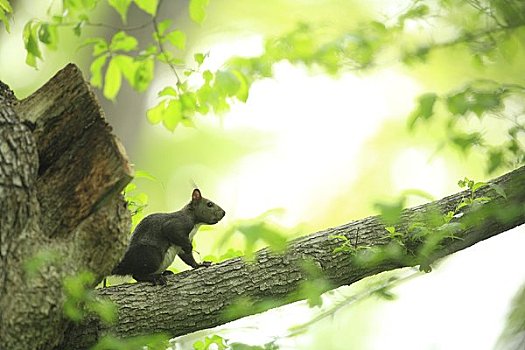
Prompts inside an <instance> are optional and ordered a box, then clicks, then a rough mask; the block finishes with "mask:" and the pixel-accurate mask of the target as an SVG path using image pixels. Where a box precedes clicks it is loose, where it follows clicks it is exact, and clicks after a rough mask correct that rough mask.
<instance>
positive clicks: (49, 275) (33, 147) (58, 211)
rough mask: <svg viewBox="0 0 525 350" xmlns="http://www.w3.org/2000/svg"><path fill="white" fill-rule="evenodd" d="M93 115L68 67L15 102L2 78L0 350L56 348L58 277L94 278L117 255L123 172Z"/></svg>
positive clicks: (127, 176) (86, 91)
mask: <svg viewBox="0 0 525 350" xmlns="http://www.w3.org/2000/svg"><path fill="white" fill-rule="evenodd" d="M101 113H102V112H101V110H100V107H99V105H98V103H97V101H96V100H95V98H94V95H93V93H92V91H91V90H90V87H89V86H88V84H87V83H86V82H85V81H84V79H83V78H82V75H81V73H80V71H79V70H78V68H77V67H75V66H74V65H68V66H67V67H65V68H64V69H63V70H62V71H60V72H59V73H58V74H57V75H56V76H55V77H53V78H52V79H51V80H50V81H49V82H48V83H47V84H46V85H44V86H43V87H42V88H41V89H40V90H38V91H37V92H36V93H35V94H33V95H32V96H30V97H28V98H27V99H25V100H23V101H17V100H16V98H15V97H14V95H13V93H12V92H11V91H10V90H9V88H8V87H7V86H6V85H5V84H3V83H1V82H0V224H1V227H0V281H1V282H0V284H1V285H0V288H1V291H0V310H1V312H0V344H1V348H2V349H50V348H54V347H56V346H57V345H58V344H59V343H60V342H61V341H62V338H63V336H64V331H65V329H66V328H67V326H68V321H67V320H66V319H65V318H64V315H63V310H62V304H63V302H64V291H63V288H62V284H63V280H64V278H65V277H67V276H73V275H75V274H77V273H79V272H81V271H85V270H87V271H91V272H93V273H94V274H95V275H96V279H97V282H99V281H100V280H101V279H102V278H103V276H105V275H106V274H107V273H108V272H109V271H111V268H112V266H113V265H114V264H115V263H116V261H117V260H118V259H119V257H120V256H121V254H122V251H123V250H124V249H125V245H126V241H127V237H128V233H129V228H130V214H129V211H128V210H127V209H126V205H125V202H124V200H123V198H121V195H120V192H121V191H122V189H123V187H124V186H125V185H126V184H127V183H128V182H129V181H130V180H131V169H130V167H129V165H128V162H127V159H126V156H125V154H124V151H123V149H122V147H120V146H119V143H118V141H117V140H116V139H115V137H114V136H113V135H112V134H111V129H110V127H109V126H108V125H107V124H106V123H105V121H104V118H103V116H102V115H101Z"/></svg>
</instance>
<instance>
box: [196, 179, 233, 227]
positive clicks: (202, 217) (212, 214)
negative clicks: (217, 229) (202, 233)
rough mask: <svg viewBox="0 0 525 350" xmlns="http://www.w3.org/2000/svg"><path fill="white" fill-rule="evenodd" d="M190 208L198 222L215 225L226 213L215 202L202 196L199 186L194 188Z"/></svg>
mask: <svg viewBox="0 0 525 350" xmlns="http://www.w3.org/2000/svg"><path fill="white" fill-rule="evenodd" d="M189 207H190V209H191V210H192V211H193V213H194V215H195V221H196V223H198V224H200V223H202V224H208V225H213V224H216V223H218V222H219V221H220V220H221V219H222V218H223V217H224V215H225V214H226V212H225V211H224V210H223V209H222V208H221V207H219V206H218V205H217V204H215V203H213V202H212V201H210V200H209V199H206V198H204V197H202V195H201V191H199V189H198V188H196V189H194V190H193V193H192V194H191V203H190V204H189Z"/></svg>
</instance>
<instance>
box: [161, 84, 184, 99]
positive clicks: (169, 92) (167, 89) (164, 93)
mask: <svg viewBox="0 0 525 350" xmlns="http://www.w3.org/2000/svg"><path fill="white" fill-rule="evenodd" d="M158 95H159V97H162V96H178V95H179V94H178V92H177V91H176V90H175V89H174V88H173V87H171V86H166V87H165V88H164V89H162V90H161V91H160V92H159V94H158Z"/></svg>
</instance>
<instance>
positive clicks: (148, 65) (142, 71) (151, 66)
mask: <svg viewBox="0 0 525 350" xmlns="http://www.w3.org/2000/svg"><path fill="white" fill-rule="evenodd" d="M135 66H136V69H135V75H134V79H133V81H132V82H131V86H133V88H134V89H135V90H137V91H138V92H143V91H145V90H146V89H147V88H148V87H149V85H150V83H151V81H152V80H153V77H154V74H155V60H153V58H150V59H147V60H143V61H139V62H136V63H135Z"/></svg>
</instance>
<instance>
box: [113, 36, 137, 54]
mask: <svg viewBox="0 0 525 350" xmlns="http://www.w3.org/2000/svg"><path fill="white" fill-rule="evenodd" d="M137 45H138V41H137V39H136V38H135V37H134V36H131V35H127V34H126V33H125V32H123V31H120V32H118V33H117V34H115V35H113V38H111V43H110V44H109V48H110V49H111V50H112V51H118V50H121V51H125V52H129V51H131V50H135V49H136V48H137Z"/></svg>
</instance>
